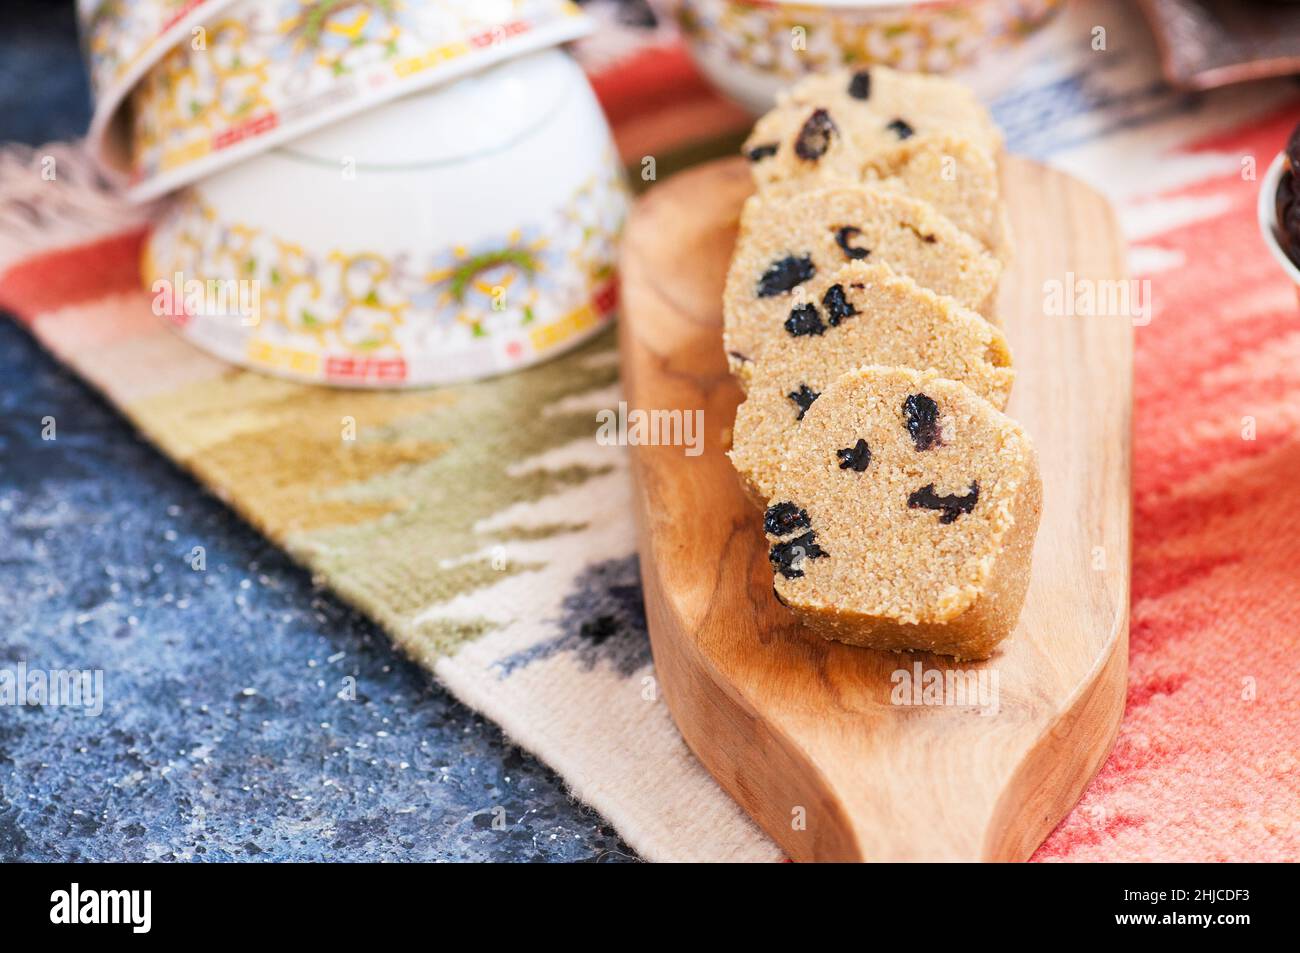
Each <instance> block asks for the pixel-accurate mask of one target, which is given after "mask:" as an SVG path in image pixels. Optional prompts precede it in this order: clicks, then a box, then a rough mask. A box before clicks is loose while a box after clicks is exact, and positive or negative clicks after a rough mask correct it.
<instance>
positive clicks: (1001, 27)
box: [653, 0, 1062, 114]
mask: <svg viewBox="0 0 1300 953" xmlns="http://www.w3.org/2000/svg"><path fill="white" fill-rule="evenodd" d="M653 3H654V5H655V6H656V7H657V8H658V10H659V12H660V13H661V14H665V15H667V16H669V17H671V18H673V19H675V20H676V22H677V24H678V26H679V27H680V28H681V30H682V33H683V34H684V35H685V38H686V42H687V46H688V47H689V49H690V51H691V55H692V56H693V57H694V59H695V62H696V64H697V65H698V66H699V67H700V69H701V71H702V72H703V73H704V74H705V75H706V76H708V77H709V79H710V81H712V82H713V83H714V85H716V86H717V87H718V88H719V89H721V90H722V91H723V92H724V93H726V94H727V95H728V96H730V97H731V98H733V99H735V100H737V101H738V102H740V103H741V104H743V105H744V106H745V107H747V108H748V109H750V110H751V111H753V112H754V113H756V114H757V113H762V112H765V111H766V110H768V109H770V108H771V106H772V104H773V102H774V101H775V98H776V93H777V91H778V90H780V89H782V88H784V87H786V86H789V85H790V84H791V83H793V82H795V81H796V80H798V79H799V78H800V77H801V76H803V75H804V74H806V73H814V72H824V71H826V70H830V69H834V68H836V67H839V66H843V65H849V64H852V65H861V66H870V65H872V64H877V63H878V64H882V65H885V66H892V67H894V68H896V69H903V70H912V71H918V72H927V73H956V74H957V75H958V76H959V77H960V78H961V79H962V80H963V81H965V82H967V83H969V84H971V85H972V86H974V87H975V89H976V91H977V92H979V93H981V94H982V95H984V96H986V97H989V96H992V95H994V94H995V93H996V92H997V91H998V90H999V89H1000V88H1001V87H1002V86H1003V85H1005V83H1006V82H1007V81H1009V80H1010V78H1011V77H1013V76H1014V75H1015V70H1016V69H1017V68H1018V66H1019V65H1020V62H1019V61H1020V59H1021V57H1019V56H1015V57H1013V56H1011V55H1010V54H1011V53H1012V52H1013V51H1014V52H1017V53H1018V52H1022V51H1021V50H1020V49H1019V48H1020V46H1021V44H1022V41H1023V40H1024V39H1025V38H1026V37H1027V36H1029V35H1030V34H1032V33H1034V32H1035V31H1037V30H1038V29H1039V28H1040V27H1041V26H1043V25H1044V24H1046V23H1047V22H1048V21H1049V20H1050V19H1051V18H1052V16H1053V14H1055V13H1056V12H1057V10H1058V8H1059V7H1060V6H1061V3H1062V0H812V2H807V0H803V2H801V0H653ZM1026 58H1027V57H1026Z"/></svg>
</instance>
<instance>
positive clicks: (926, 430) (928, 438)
mask: <svg viewBox="0 0 1300 953" xmlns="http://www.w3.org/2000/svg"><path fill="white" fill-rule="evenodd" d="M903 418H904V419H905V420H906V421H907V432H908V433H910V434H911V435H912V443H914V444H916V449H917V450H929V449H930V448H931V447H936V446H938V445H939V444H941V443H942V442H943V441H942V439H940V437H941V435H940V433H939V405H938V404H936V403H935V402H934V400H933V399H932V398H930V397H927V396H925V394H910V395H908V398H907V400H905V401H903Z"/></svg>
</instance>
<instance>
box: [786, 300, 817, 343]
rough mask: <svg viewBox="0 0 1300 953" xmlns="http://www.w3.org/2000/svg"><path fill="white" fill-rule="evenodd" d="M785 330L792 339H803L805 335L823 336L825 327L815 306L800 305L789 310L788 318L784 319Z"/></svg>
mask: <svg viewBox="0 0 1300 953" xmlns="http://www.w3.org/2000/svg"><path fill="white" fill-rule="evenodd" d="M785 329H786V330H787V331H789V332H790V334H791V336H793V337H803V336H804V335H805V334H817V335H820V334H823V333H824V332H825V331H826V325H825V324H823V323H822V316H821V313H820V312H819V311H818V310H817V305H815V304H801V305H798V306H797V307H794V308H791V309H790V317H788V318H786V319H785Z"/></svg>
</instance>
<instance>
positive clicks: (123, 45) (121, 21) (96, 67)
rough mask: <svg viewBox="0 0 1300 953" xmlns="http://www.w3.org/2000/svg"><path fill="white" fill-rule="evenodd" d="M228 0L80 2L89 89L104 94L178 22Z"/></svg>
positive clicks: (156, 47) (79, 13)
mask: <svg viewBox="0 0 1300 953" xmlns="http://www.w3.org/2000/svg"><path fill="white" fill-rule="evenodd" d="M228 3H229V0H100V2H98V3H95V2H90V3H82V4H80V5H79V6H80V9H79V11H78V20H79V21H80V27H81V34H82V47H83V49H84V50H85V56H86V65H87V67H88V72H89V74H90V88H91V90H92V91H93V92H94V93H95V96H96V97H100V96H103V95H104V93H105V91H106V90H108V89H110V88H112V87H113V86H114V85H115V84H116V83H117V82H118V81H119V80H121V79H122V78H123V77H125V76H126V75H127V73H128V72H130V71H131V69H132V68H133V67H134V66H135V65H136V64H137V63H140V62H142V61H143V60H144V59H146V58H147V57H149V56H151V55H155V54H160V53H161V50H159V49H158V47H159V45H160V44H161V43H163V42H165V39H164V38H166V37H167V36H168V34H169V33H171V32H173V28H174V27H176V26H177V25H178V24H180V23H181V22H182V21H192V20H194V19H196V17H197V15H199V14H201V13H206V12H208V11H212V10H217V9H219V8H220V7H223V6H226V5H227V4H228Z"/></svg>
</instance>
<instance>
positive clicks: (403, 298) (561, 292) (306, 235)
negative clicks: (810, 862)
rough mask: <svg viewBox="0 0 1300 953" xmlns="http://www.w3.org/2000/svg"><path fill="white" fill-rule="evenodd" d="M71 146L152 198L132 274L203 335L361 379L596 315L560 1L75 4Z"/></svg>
mask: <svg viewBox="0 0 1300 953" xmlns="http://www.w3.org/2000/svg"><path fill="white" fill-rule="evenodd" d="M79 12H80V14H81V18H82V26H83V30H84V33H85V37H86V49H87V55H88V58H89V60H90V64H91V73H92V87H93V89H94V91H95V95H96V112H95V115H94V119H93V121H92V125H91V130H90V134H89V145H90V148H91V149H92V150H93V151H94V153H95V155H96V157H97V158H98V159H99V160H100V163H101V164H102V165H103V166H104V167H105V169H106V170H107V171H108V172H109V174H110V175H113V176H114V177H116V179H117V180H118V181H119V182H120V183H121V184H122V186H123V188H124V189H126V191H127V194H128V195H129V196H130V197H131V198H133V199H135V200H137V201H141V202H144V201H148V200H152V199H156V198H159V197H164V196H165V197H166V201H165V202H164V203H163V205H162V211H161V213H160V216H159V218H158V220H157V223H156V226H155V228H154V229H153V231H152V233H151V235H150V237H149V238H148V240H147V241H146V244H145V249H144V253H143V258H142V262H141V277H142V280H143V282H144V284H145V286H146V287H147V288H149V289H150V291H151V292H152V293H153V295H154V308H155V311H157V312H158V313H159V314H161V315H164V316H165V317H166V318H168V319H169V320H170V321H171V322H172V323H173V325H174V326H175V327H176V328H177V329H178V331H179V332H180V333H181V334H183V335H184V336H185V337H187V338H188V339H189V340H191V341H192V342H193V343H195V344H196V345H198V346H199V347H201V348H203V349H205V350H207V351H209V352H211V353H214V354H216V355H218V356H220V357H222V358H224V359H226V360H229V361H232V362H234V363H238V364H241V365H244V366H247V367H251V368H254V369H257V370H261V371H266V372H268V373H273V374H277V375H280V376H284V377H289V378H294V379H298V380H304V381H312V382H317V383H324V384H333V385H340V386H358V387H409V386H427V385H436V384H444V383H450V382H454V381H460V380H466V379H471V378H478V377H484V376H488V375H491V374H496V373H501V372H505V371H510V370H515V369H518V368H521V367H525V366H527V365H529V364H532V363H536V362H537V361H540V360H544V359H546V358H549V357H551V356H553V355H555V354H558V353H560V352H561V351H563V350H565V349H567V348H569V347H572V346H573V345H575V344H577V343H579V342H580V341H582V340H584V339H585V338H587V337H589V336H591V335H592V334H594V333H595V332H596V331H598V330H599V329H600V327H601V326H603V324H605V323H606V322H607V321H608V319H609V318H610V316H611V314H612V311H613V307H614V304H615V301H616V283H615V275H614V262H615V258H616V241H617V237H618V234H619V231H620V229H621V226H622V222H623V218H624V214H625V212H626V206H627V191H626V187H625V184H624V182H623V178H622V171H621V165H620V163H619V160H618V156H617V153H616V152H615V149H614V146H613V143H612V141H611V138H610V134H609V129H608V127H607V125H606V123H605V119H604V116H603V114H602V113H601V110H600V108H599V105H598V104H597V102H596V100H595V97H594V95H593V93H592V91H591V88H590V86H589V84H588V83H587V80H586V78H585V76H584V74H583V73H582V71H581V69H580V68H579V67H578V66H577V64H576V63H575V62H574V61H573V60H572V59H571V58H570V57H569V55H568V54H567V53H566V52H565V51H564V50H563V48H562V46H561V44H563V43H564V42H566V41H569V40H572V39H575V38H577V37H579V36H582V35H584V34H585V33H586V32H588V31H589V29H590V25H589V23H588V21H587V20H586V18H585V17H584V16H583V15H582V13H581V11H580V10H579V9H578V8H577V7H576V6H574V5H573V4H572V3H570V2H568V0H99V2H95V0H86V2H83V3H82V4H81V6H80V10H79Z"/></svg>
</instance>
